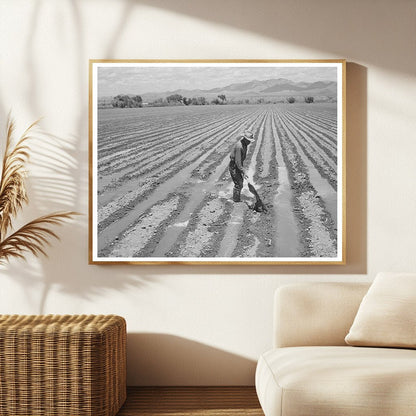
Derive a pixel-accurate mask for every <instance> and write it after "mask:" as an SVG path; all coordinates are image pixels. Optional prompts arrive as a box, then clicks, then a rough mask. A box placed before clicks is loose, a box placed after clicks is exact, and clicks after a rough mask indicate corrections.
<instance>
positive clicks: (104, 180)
mask: <svg viewBox="0 0 416 416" xmlns="http://www.w3.org/2000/svg"><path fill="white" fill-rule="evenodd" d="M345 69H346V62H345V60H342V59H339V60H187V61H184V60H111V61H108V60H90V64H89V70H90V84H89V185H90V186H89V188H90V189H89V192H90V193H89V199H90V201H89V202H90V207H89V262H90V263H91V264H119V263H132V264H311V265H312V264H345V232H346V230H345V200H346V195H345V189H346V187H345V145H346V143H345V122H346V121H345V111H346V110H345V108H346V103H345V91H346V86H345ZM252 140H253V141H252ZM241 163H242V164H241ZM240 168H241V169H243V170H240ZM242 175H247V178H244V177H243V176H242ZM241 180H242V181H243V188H242V190H241V189H240V188H241ZM248 184H250V186H247V185H248ZM239 199H240V201H241V202H238V200H239Z"/></svg>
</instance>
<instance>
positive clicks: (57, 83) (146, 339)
mask: <svg viewBox="0 0 416 416" xmlns="http://www.w3.org/2000/svg"><path fill="white" fill-rule="evenodd" d="M415 18H416V2H415V1H410V0H398V1H394V2H392V1H387V0H379V1H377V2H374V1H372V0H363V1H358V0H353V1H349V2H344V1H333V0H314V1H309V0H293V1H290V2H287V1H284V0H277V1H267V0H259V1H256V2H251V1H248V0H230V1H227V2H224V1H221V0H214V1H210V2H207V1H201V0H194V1H185V0H169V1H168V0H100V1H99V0H82V1H81V0H72V1H71V0H60V1H56V0H33V1H28V0H2V1H1V2H0V128H1V132H2V133H1V134H2V135H1V137H2V139H1V143H3V144H2V145H1V146H2V148H4V140H3V139H4V131H5V124H6V119H7V113H8V112H9V110H10V109H12V111H13V115H14V116H15V118H16V120H17V124H18V131H22V129H24V128H25V127H26V126H27V125H28V124H29V123H31V122H32V121H34V120H35V119H37V118H39V117H44V118H43V120H42V121H41V129H40V131H39V132H38V134H37V138H36V140H34V141H32V146H31V147H32V158H31V164H30V180H29V191H30V199H31V203H30V205H29V206H28V209H27V210H25V211H24V213H23V216H22V217H21V218H20V219H19V220H18V221H17V222H16V225H18V224H19V223H21V222H22V221H25V220H29V219H31V218H33V217H34V216H37V215H41V214H44V213H47V212H50V211H54V210H61V209H71V210H77V211H79V212H81V213H83V214H84V215H83V216H81V217H79V218H77V220H76V221H75V222H73V223H71V225H70V226H65V227H62V228H61V229H59V233H60V235H61V241H60V242H59V243H55V242H54V243H53V246H52V247H50V249H49V250H48V254H49V258H48V259H44V258H43V259H36V258H33V257H30V256H29V257H28V261H27V262H20V261H12V262H11V264H10V265H9V266H7V267H3V268H1V269H0V275H1V276H0V278H1V285H0V312H1V313H31V314H37V313H115V314H120V315H122V316H124V317H125V318H126V319H127V322H128V332H129V338H128V382H129V384H137V385H139V384H142V385H157V384H159V385H168V384H171V385H175V384H177V385H196V384H208V385H221V384H232V385H238V384H253V382H254V368H255V363H256V360H257V357H258V356H259V354H260V353H262V352H263V351H264V350H266V349H269V348H270V346H271V340H272V336H271V329H272V299H273V292H274V290H275V288H277V287H278V286H280V285H282V284H287V283H290V282H304V281H308V282H310V281H312V282H313V281H316V282H322V281H371V280H372V279H373V278H374V276H375V274H376V273H377V272H379V271H414V270H415V269H416V257H415V255H414V253H415V252H416V238H415V236H416V218H415V212H416V169H415V167H414V164H415V162H414V160H415V156H414V155H415V153H416V141H415V130H416V117H415V104H414V97H415V96H416V77H415V72H416V54H415V46H416V45H415V39H416V26H415V25H414V21H415ZM90 58H95V59H98V58H102V59H121V58H132V59H133V58H136V59H143V58H149V59H151V58H164V59H169V58H170V59H173V58H177V59H179V58H181V59H186V58H199V59H204V58H211V59H215V58H230V59H238V58H252V59H254V58H259V59H261V58H264V59H285V58H305V59H325V58H346V59H347V60H348V65H347V82H348V88H347V118H348V121H347V146H348V152H347V170H348V174H347V222H348V223H347V227H348V229H347V233H348V234H347V256H348V264H347V265H346V266H327V267H323V266H302V267H299V266H290V267H289V266H264V267H259V266H257V267H256V266H229V267H227V266H201V267H197V266H146V267H145V266H90V265H88V260H87V251H88V59H90Z"/></svg>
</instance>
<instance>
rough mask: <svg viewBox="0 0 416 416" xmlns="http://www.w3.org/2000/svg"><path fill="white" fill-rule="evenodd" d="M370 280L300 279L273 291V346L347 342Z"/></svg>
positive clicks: (339, 343)
mask: <svg viewBox="0 0 416 416" xmlns="http://www.w3.org/2000/svg"><path fill="white" fill-rule="evenodd" d="M369 286H370V284H369V283H301V284H293V285H288V286H282V287H280V288H279V289H277V290H276V292H275V299H274V337H273V343H274V347H275V348H280V347H294V346H312V345H346V343H345V341H344V338H345V336H346V335H347V333H348V331H349V329H350V327H351V325H352V322H353V320H354V317H355V315H356V313H357V310H358V307H359V305H360V303H361V300H362V298H363V296H364V295H365V294H366V293H367V290H368V288H369Z"/></svg>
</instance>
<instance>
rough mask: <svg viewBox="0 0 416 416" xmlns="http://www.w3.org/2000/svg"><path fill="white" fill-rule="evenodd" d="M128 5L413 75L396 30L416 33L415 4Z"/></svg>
mask: <svg viewBox="0 0 416 416" xmlns="http://www.w3.org/2000/svg"><path fill="white" fill-rule="evenodd" d="M125 3H126V6H125V7H126V8H128V7H131V3H136V4H144V5H147V6H150V7H153V8H158V9H164V10H168V11H172V12H174V13H178V14H181V15H188V16H191V17H195V18H198V19H200V20H203V21H212V22H215V23H218V24H221V25H224V26H231V27H235V28H237V29H240V30H244V31H248V32H254V33H258V34H259V35H262V36H265V37H268V38H270V39H276V40H279V41H282V42H287V43H289V44H293V45H296V46H304V47H307V48H311V49H313V50H316V51H322V52H323V53H325V54H332V55H335V56H337V57H339V58H343V57H348V56H353V57H354V60H358V61H361V62H365V63H368V64H372V65H375V66H379V67H382V68H386V69H391V70H395V71H400V72H402V73H410V74H412V75H413V57H412V54H410V53H403V50H402V49H401V48H400V47H399V46H400V45H401V44H402V38H401V36H402V33H401V32H400V30H397V27H398V25H407V26H408V27H413V20H414V15H415V13H414V2H412V1H407V2H400V3H399V2H398V3H399V5H400V7H399V8H397V9H396V8H395V7H392V3H391V1H390V0H380V1H377V4H375V3H374V2H373V1H371V0H370V1H369V0H367V1H360V2H347V1H333V0H314V1H308V0H294V1H286V0H274V1H270V0H258V1H256V2H251V1H241V0H228V1H226V2H225V1H222V0H213V1H209V2H208V1H204V0H194V1H192V2H190V1H186V0H172V1H166V0H128V1H126V2H125ZM406 9H407V13H406ZM396 10H400V14H395V13H396ZM403 19H407V20H408V21H407V22H404V21H403ZM248 53H249V54H250V56H251V57H253V56H252V53H256V51H248ZM250 56H248V57H250ZM230 58H247V56H240V57H235V56H230ZM256 58H264V57H259V56H256ZM269 58H270V57H269ZM274 58H280V59H284V58H286V59H290V58H304V56H279V51H278V50H277V51H276V56H275V57H274ZM316 58H317V59H318V58H322V56H316Z"/></svg>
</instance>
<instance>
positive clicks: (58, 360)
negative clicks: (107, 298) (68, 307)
mask: <svg viewBox="0 0 416 416" xmlns="http://www.w3.org/2000/svg"><path fill="white" fill-rule="evenodd" d="M0 354H1V356H0V415H8V416H10V415H13V416H18V415H19V416H20V415H22V416H23V415H24V416H30V415H36V416H55V415H56V416H57V415H68V416H84V415H85V416H110V415H111V416H114V415H115V414H116V413H117V412H118V410H119V409H120V407H121V406H122V404H123V403H124V401H125V399H126V322H125V320H124V319H123V318H121V317H119V316H114V315H44V316H22V315H0Z"/></svg>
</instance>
